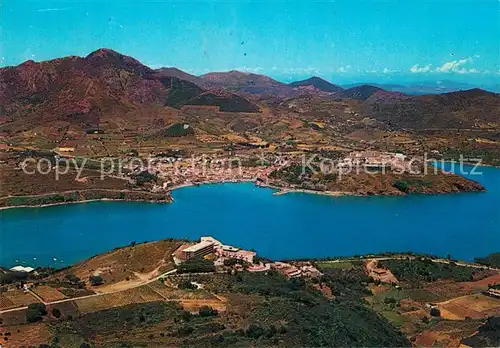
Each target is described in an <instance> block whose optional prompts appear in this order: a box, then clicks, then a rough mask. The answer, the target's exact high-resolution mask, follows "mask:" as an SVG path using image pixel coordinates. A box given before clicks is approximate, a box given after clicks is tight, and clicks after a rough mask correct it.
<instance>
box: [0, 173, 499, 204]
mask: <svg viewBox="0 0 500 348" xmlns="http://www.w3.org/2000/svg"><path fill="white" fill-rule="evenodd" d="M492 167H494V166H492ZM237 183H254V185H255V186H257V187H261V188H270V189H272V190H275V192H273V195H274V196H282V195H285V194H290V193H305V194H313V195H322V196H330V197H344V196H350V197H363V196H366V195H362V194H357V193H354V192H347V191H315V190H307V189H298V188H285V187H279V186H274V185H271V184H266V183H263V182H259V181H258V180H257V179H255V178H245V179H229V180H207V181H200V182H186V183H183V184H179V185H176V186H173V187H171V188H169V189H168V190H167V191H166V194H167V195H170V197H169V199H166V200H154V199H127V198H124V199H116V198H107V197H103V198H96V199H85V200H79V201H65V202H55V203H46V204H36V205H10V206H4V207H0V211H2V210H7V209H15V208H45V207H52V206H58V205H65V204H78V203H89V202H106V201H109V202H113V201H115V202H120V201H121V202H145V203H161V204H166V203H172V202H173V201H174V198H173V197H172V195H171V193H172V192H173V191H175V190H178V189H181V188H186V187H193V186H201V185H218V184H237ZM68 192H77V191H68ZM68 192H64V193H68ZM113 192H114V191H113ZM116 192H123V191H116ZM133 193H137V192H133ZM140 193H146V194H152V193H151V192H140ZM445 193H446V192H441V193H421V194H429V195H432V194H445ZM449 193H452V192H449ZM54 194H58V193H57V192H56V193H50V194H42V195H37V196H50V195H54ZM413 194H417V193H407V194H405V193H401V194H390V195H384V194H378V195H374V196H381V197H386V196H392V197H399V196H407V195H413ZM12 197H17V196H12ZM19 197H32V196H19ZM2 198H8V197H2Z"/></svg>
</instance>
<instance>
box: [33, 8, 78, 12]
mask: <svg viewBox="0 0 500 348" xmlns="http://www.w3.org/2000/svg"><path fill="white" fill-rule="evenodd" d="M67 10H71V7H64V8H40V9H38V10H36V11H37V12H52V11H67Z"/></svg>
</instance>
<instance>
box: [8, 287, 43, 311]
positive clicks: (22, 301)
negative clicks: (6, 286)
mask: <svg viewBox="0 0 500 348" xmlns="http://www.w3.org/2000/svg"><path fill="white" fill-rule="evenodd" d="M36 302H40V300H38V299H37V298H36V297H34V296H33V295H31V294H30V293H27V292H24V291H23V290H10V291H6V292H3V293H2V294H1V295H0V305H1V307H0V309H9V308H15V307H24V306H27V305H29V304H30V303H36Z"/></svg>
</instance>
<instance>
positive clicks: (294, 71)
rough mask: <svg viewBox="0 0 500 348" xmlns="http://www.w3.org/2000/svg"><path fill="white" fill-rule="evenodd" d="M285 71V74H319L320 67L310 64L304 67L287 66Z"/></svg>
mask: <svg viewBox="0 0 500 348" xmlns="http://www.w3.org/2000/svg"><path fill="white" fill-rule="evenodd" d="M273 70H278V68H277V67H276V68H275V67H273ZM283 72H284V73H285V74H319V73H320V69H318V68H315V67H312V66H308V67H303V68H285V69H283Z"/></svg>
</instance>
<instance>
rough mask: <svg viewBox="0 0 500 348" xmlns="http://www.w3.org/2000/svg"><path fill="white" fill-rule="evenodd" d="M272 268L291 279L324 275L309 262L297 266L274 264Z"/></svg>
mask: <svg viewBox="0 0 500 348" xmlns="http://www.w3.org/2000/svg"><path fill="white" fill-rule="evenodd" d="M271 268H272V269H275V270H276V271H278V272H280V273H281V274H283V275H284V276H285V277H287V278H289V279H290V278H297V277H319V276H321V275H322V273H321V272H320V271H318V269H317V268H316V267H314V266H313V265H312V264H311V263H309V262H301V263H297V264H295V265H291V264H289V263H286V262H274V263H272V264H271Z"/></svg>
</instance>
